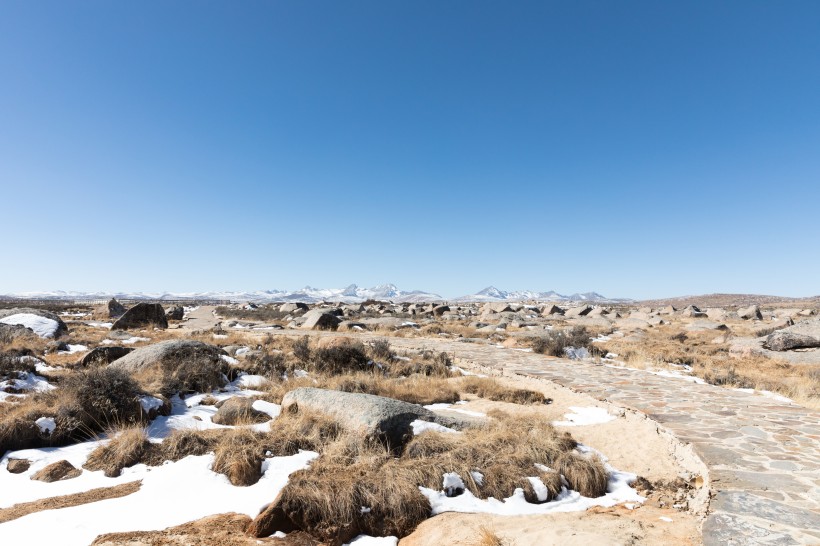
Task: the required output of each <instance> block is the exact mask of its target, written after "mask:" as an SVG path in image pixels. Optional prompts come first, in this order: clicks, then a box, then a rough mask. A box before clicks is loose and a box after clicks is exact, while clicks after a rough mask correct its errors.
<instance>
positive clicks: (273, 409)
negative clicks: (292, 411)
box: [251, 400, 282, 419]
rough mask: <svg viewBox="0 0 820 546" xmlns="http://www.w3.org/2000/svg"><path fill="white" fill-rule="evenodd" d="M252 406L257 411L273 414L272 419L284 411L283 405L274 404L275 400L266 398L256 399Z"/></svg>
mask: <svg viewBox="0 0 820 546" xmlns="http://www.w3.org/2000/svg"><path fill="white" fill-rule="evenodd" d="M251 407H252V408H253V409H255V410H256V411H261V412H262V413H267V414H268V415H270V416H271V419H275V418H276V417H279V414H280V413H282V406H280V405H279V404H274V403H273V402H265V401H264V400H254V401H253V404H251Z"/></svg>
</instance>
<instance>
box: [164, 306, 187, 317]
mask: <svg viewBox="0 0 820 546" xmlns="http://www.w3.org/2000/svg"><path fill="white" fill-rule="evenodd" d="M184 316H185V308H183V307H182V306H181V305H174V306H172V307H169V308H168V309H166V310H165V318H166V319H168V320H182V317H184Z"/></svg>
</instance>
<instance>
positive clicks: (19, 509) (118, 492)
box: [0, 480, 142, 523]
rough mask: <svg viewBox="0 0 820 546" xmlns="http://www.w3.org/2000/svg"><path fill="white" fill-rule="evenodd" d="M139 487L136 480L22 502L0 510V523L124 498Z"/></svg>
mask: <svg viewBox="0 0 820 546" xmlns="http://www.w3.org/2000/svg"><path fill="white" fill-rule="evenodd" d="M140 486H142V480H137V481H133V482H128V483H124V484H121V485H115V486H113V487H98V488H96V489H90V490H88V491H82V492H80V493H74V494H72V495H63V496H60V497H48V498H45V499H40V500H36V501H32V502H22V503H19V504H15V505H13V506H9V507H8V508H0V523H6V522H7V521H12V520H15V519H17V518H22V517H23V516H27V515H29V514H34V513H35V512H42V511H43V510H59V509H61V508H71V507H72V506H80V505H82V504H88V503H90V502H99V501H102V500H107V499H116V498H119V497H125V496H127V495H130V494H131V493H136V492H137V491H139V488H140Z"/></svg>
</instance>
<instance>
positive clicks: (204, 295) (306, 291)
mask: <svg viewBox="0 0 820 546" xmlns="http://www.w3.org/2000/svg"><path fill="white" fill-rule="evenodd" d="M112 297H113V298H117V299H121V300H159V301H162V300H224V301H254V302H273V301H299V302H305V303H315V302H320V301H338V302H344V303H360V302H363V301H366V300H371V299H372V300H381V301H393V302H427V301H445V300H446V298H443V297H441V296H440V295H438V294H433V293H431V292H424V291H422V290H410V291H406V290H399V289H398V288H397V287H396V285H394V284H380V285H378V286H374V287H372V288H360V287H359V286H356V285H355V284H351V285H350V286H348V287H347V288H313V287H311V286H306V287H304V288H302V289H300V290H259V291H256V292H231V291H223V292H156V293H151V292H116V293H109V292H65V291H61V290H58V291H53V292H21V293H17V294H7V295H4V296H0V298H2V299H30V300H72V301H73V300H103V299H108V298H112ZM527 300H537V301H556V302H560V301H600V302H616V301H629V300H624V299H610V298H605V297H604V296H602V295H601V294H598V293H597V292H586V293H583V294H572V295H570V296H564V295H561V294H559V293H557V292H532V291H516V292H506V291H504V290H499V289H498V288H495V287H494V286H488V287H487V288H485V289H484V290H481V291H480V292H478V293H476V294H472V295H469V296H461V297H458V298H452V299H450V300H448V301H453V302H493V301H510V302H513V301H527Z"/></svg>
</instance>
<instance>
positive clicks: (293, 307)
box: [279, 302, 308, 313]
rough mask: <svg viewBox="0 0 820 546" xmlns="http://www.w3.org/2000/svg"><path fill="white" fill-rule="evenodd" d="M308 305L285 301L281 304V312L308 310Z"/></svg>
mask: <svg viewBox="0 0 820 546" xmlns="http://www.w3.org/2000/svg"><path fill="white" fill-rule="evenodd" d="M307 310H308V306H307V305H306V304H304V303H300V302H295V303H283V304H282V305H280V306H279V312H280V313H295V312H296V311H307Z"/></svg>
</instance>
